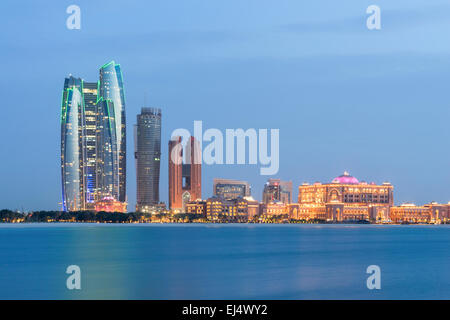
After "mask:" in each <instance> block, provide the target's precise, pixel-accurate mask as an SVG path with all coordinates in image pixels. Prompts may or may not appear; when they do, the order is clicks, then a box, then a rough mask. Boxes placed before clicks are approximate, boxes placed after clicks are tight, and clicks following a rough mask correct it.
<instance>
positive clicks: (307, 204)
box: [289, 172, 394, 222]
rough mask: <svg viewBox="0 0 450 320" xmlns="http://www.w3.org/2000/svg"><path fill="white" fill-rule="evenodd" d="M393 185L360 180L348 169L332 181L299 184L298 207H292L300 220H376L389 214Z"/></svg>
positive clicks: (392, 199)
mask: <svg viewBox="0 0 450 320" xmlns="http://www.w3.org/2000/svg"><path fill="white" fill-rule="evenodd" d="M393 189H394V188H393V186H392V185H391V184H390V183H388V182H385V183H383V184H381V185H376V184H375V183H373V182H372V183H366V182H359V181H358V179H356V178H355V177H352V176H351V175H349V173H348V172H345V173H344V174H343V175H341V176H339V177H337V178H335V179H333V180H332V182H331V183H325V184H322V183H314V184H312V185H310V184H307V183H304V184H302V185H301V186H299V188H298V191H299V194H298V206H290V209H289V210H290V212H291V213H292V214H293V215H294V216H295V217H296V218H297V219H304V220H311V219H319V220H326V221H336V222H338V221H339V222H341V221H357V220H375V219H376V217H377V216H381V215H383V212H385V215H386V214H388V212H389V208H390V207H391V206H392V205H393V203H394V196H393Z"/></svg>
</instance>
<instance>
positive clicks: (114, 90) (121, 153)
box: [97, 61, 127, 202]
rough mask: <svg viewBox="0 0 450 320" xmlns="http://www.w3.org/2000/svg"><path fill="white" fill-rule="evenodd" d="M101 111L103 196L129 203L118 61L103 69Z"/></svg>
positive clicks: (99, 140)
mask: <svg viewBox="0 0 450 320" xmlns="http://www.w3.org/2000/svg"><path fill="white" fill-rule="evenodd" d="M97 112H98V120H97V146H98V147H97V159H98V160H97V165H98V167H97V185H98V192H99V197H100V198H103V197H113V198H114V199H115V200H117V201H120V202H126V148H127V146H126V125H125V95H124V90H123V79H122V72H121V70H120V65H119V64H116V63H115V62H114V61H111V62H109V63H107V64H105V65H104V66H102V67H101V68H100V81H99V83H98V100H97Z"/></svg>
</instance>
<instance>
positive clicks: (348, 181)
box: [332, 171, 359, 184]
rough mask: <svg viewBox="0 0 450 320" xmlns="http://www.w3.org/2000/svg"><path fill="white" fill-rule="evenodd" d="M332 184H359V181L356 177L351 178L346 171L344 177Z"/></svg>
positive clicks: (338, 178) (334, 180)
mask: <svg viewBox="0 0 450 320" xmlns="http://www.w3.org/2000/svg"><path fill="white" fill-rule="evenodd" d="M332 183H340V184H359V181H358V179H356V178H355V177H353V176H351V175H350V174H349V173H348V172H347V171H345V172H344V174H343V175H341V176H339V177H337V178H334V179H333V181H332Z"/></svg>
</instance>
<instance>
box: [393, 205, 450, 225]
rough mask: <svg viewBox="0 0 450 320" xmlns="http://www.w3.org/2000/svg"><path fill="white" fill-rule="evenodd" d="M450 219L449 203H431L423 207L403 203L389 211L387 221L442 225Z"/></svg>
mask: <svg viewBox="0 0 450 320" xmlns="http://www.w3.org/2000/svg"><path fill="white" fill-rule="evenodd" d="M449 218H450V203H449V204H439V203H436V202H432V203H429V204H426V205H424V206H416V205H415V204H412V203H405V204H402V205H400V206H394V207H392V208H391V209H390V213H389V220H390V222H393V223H443V222H447V221H448V220H449Z"/></svg>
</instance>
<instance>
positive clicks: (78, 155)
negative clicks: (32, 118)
mask: <svg viewBox="0 0 450 320" xmlns="http://www.w3.org/2000/svg"><path fill="white" fill-rule="evenodd" d="M125 129H126V127H125V98H124V94H123V81H122V74H121V71H120V66H119V65H116V64H115V63H114V61H112V62H110V63H108V64H106V65H104V66H103V67H101V68H100V81H99V82H98V83H90V82H85V81H84V80H82V79H80V78H74V77H72V76H70V77H69V78H66V79H65V81H64V90H63V98H62V104H61V176H62V198H63V201H62V204H63V210H64V211H74V210H92V209H94V208H95V203H96V202H97V201H101V200H102V199H104V198H108V199H113V201H120V202H125V201H126V189H125V187H126V186H125V179H126V160H125V158H126V143H125V139H126V132H125ZM116 207H117V206H116Z"/></svg>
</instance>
